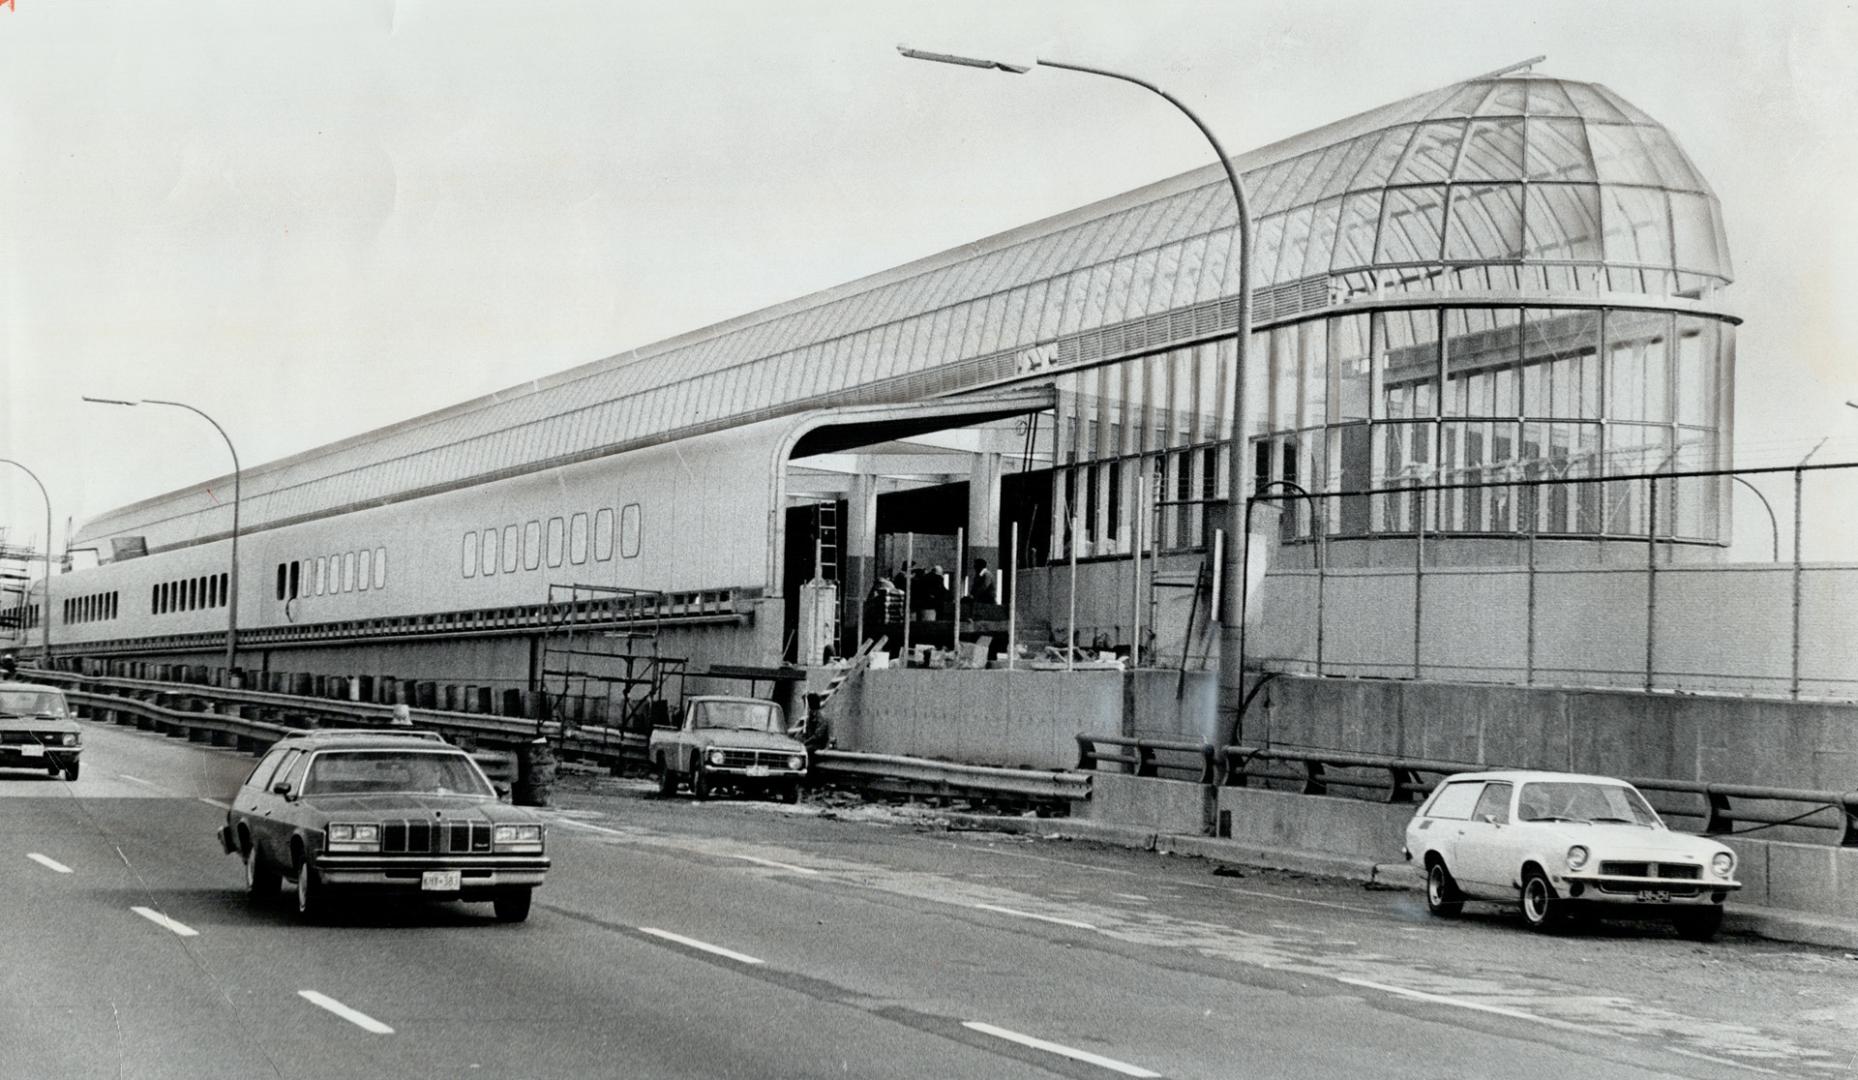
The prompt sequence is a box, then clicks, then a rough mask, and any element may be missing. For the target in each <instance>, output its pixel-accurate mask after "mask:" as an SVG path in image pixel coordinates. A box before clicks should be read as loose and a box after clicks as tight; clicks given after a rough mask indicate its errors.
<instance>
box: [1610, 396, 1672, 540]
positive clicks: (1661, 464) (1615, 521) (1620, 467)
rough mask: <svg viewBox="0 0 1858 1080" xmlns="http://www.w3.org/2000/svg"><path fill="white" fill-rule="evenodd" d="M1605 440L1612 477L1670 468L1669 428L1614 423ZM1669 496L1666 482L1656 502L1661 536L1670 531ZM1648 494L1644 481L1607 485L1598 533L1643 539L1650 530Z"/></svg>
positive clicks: (1648, 487)
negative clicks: (1657, 503)
mask: <svg viewBox="0 0 1858 1080" xmlns="http://www.w3.org/2000/svg"><path fill="white" fill-rule="evenodd" d="M1606 437H1607V444H1608V446H1607V469H1608V471H1609V472H1611V473H1613V474H1615V475H1621V474H1627V473H1650V472H1660V471H1663V470H1665V469H1668V468H1669V467H1670V460H1671V446H1670V440H1671V432H1670V429H1669V428H1666V427H1663V426H1658V425H1650V424H1620V423H1614V424H1611V425H1609V426H1608V427H1607V435H1606ZM1670 493H1671V484H1670V482H1669V481H1666V482H1665V483H1664V484H1663V485H1662V488H1661V491H1660V498H1659V504H1660V505H1659V509H1658V515H1659V518H1660V519H1661V520H1660V522H1659V525H1658V531H1659V533H1660V535H1668V534H1669V533H1670V529H1671V525H1670V520H1669V516H1668V513H1669V512H1668V507H1669V500H1670ZM1650 494H1651V492H1650V485H1649V483H1648V482H1647V481H1644V480H1631V481H1620V482H1617V483H1613V484H1609V485H1607V492H1606V506H1605V508H1604V512H1603V515H1602V519H1601V522H1600V528H1601V531H1602V532H1604V533H1606V534H1607V535H1611V536H1644V535H1645V534H1646V530H1647V529H1648V528H1649V527H1650V512H1649V505H1650V503H1649V499H1650Z"/></svg>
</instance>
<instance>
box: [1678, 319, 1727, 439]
mask: <svg viewBox="0 0 1858 1080" xmlns="http://www.w3.org/2000/svg"><path fill="white" fill-rule="evenodd" d="M1716 326H1717V324H1716V320H1714V319H1699V318H1696V317H1695V316H1691V315H1679V316H1678V317H1677V371H1676V373H1675V374H1676V379H1675V382H1676V387H1675V389H1676V392H1677V422H1678V423H1680V424H1690V425H1693V426H1697V427H1708V426H1711V425H1714V424H1715V423H1716V395H1717V386H1718V380H1717V376H1716V354H1717V350H1718V345H1717V333H1716Z"/></svg>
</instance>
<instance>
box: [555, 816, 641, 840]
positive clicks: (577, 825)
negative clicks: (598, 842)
mask: <svg viewBox="0 0 1858 1080" xmlns="http://www.w3.org/2000/svg"><path fill="white" fill-rule="evenodd" d="M555 824H557V825H566V826H568V827H569V828H571V829H586V830H587V831H588V832H597V833H605V834H607V835H608V836H623V837H627V838H631V837H633V835H634V834H632V833H629V832H621V831H619V830H618V829H609V828H607V827H606V826H604V825H592V824H589V823H587V822H585V821H575V820H574V819H572V818H556V819H555Z"/></svg>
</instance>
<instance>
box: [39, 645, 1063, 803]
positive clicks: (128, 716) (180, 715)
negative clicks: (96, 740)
mask: <svg viewBox="0 0 1858 1080" xmlns="http://www.w3.org/2000/svg"><path fill="white" fill-rule="evenodd" d="M29 674H30V675H31V677H33V678H35V679H43V681H46V682H52V683H58V684H61V685H64V686H65V687H66V691H65V693H66V696H67V697H68V698H69V699H70V700H71V701H72V702H73V703H75V704H78V705H81V706H83V707H84V708H86V709H88V710H91V711H92V712H93V713H95V714H99V718H100V719H105V720H115V721H118V722H124V723H133V724H134V725H135V726H136V727H138V728H141V729H143V730H152V731H159V732H161V733H163V734H166V735H171V736H174V737H177V738H186V739H188V740H189V741H193V742H205V743H211V744H213V745H216V746H237V747H238V748H239V749H241V750H245V751H247V752H254V753H255V752H260V751H262V750H263V749H264V748H265V747H268V746H270V745H271V744H272V743H273V742H276V741H277V740H278V739H281V738H283V737H285V736H286V735H289V734H291V733H292V732H295V731H300V730H305V729H308V728H312V727H352V728H362V729H366V728H377V727H387V726H389V725H390V723H391V721H392V719H393V706H391V705H375V704H371V703H367V702H358V701H339V700H333V699H324V698H306V697H298V696H295V695H290V694H273V693H268V692H265V691H257V690H228V689H224V688H221V687H214V686H195V685H192V684H186V683H161V682H150V681H147V680H141V679H122V678H106V677H100V676H87V675H77V674H73V673H69V672H57V671H34V672H30V673H29ZM254 714H255V715H254ZM410 715H411V717H412V719H413V723H414V726H415V727H418V728H423V729H426V730H431V731H437V732H439V733H440V734H442V735H445V736H446V737H447V738H448V739H451V740H452V741H454V742H459V743H462V744H463V745H465V746H466V747H468V748H471V749H472V750H473V755H474V756H476V757H477V758H478V759H479V763H480V764H482V765H484V767H485V772H486V773H488V774H490V777H491V779H492V780H494V781H497V782H499V783H503V782H507V781H513V780H514V779H515V771H514V770H515V766H514V762H513V760H512V759H511V757H510V756H508V755H503V754H497V753H494V752H493V753H486V752H484V751H483V750H482V749H481V747H482V746H484V745H485V744H488V745H491V746H502V747H508V748H511V749H517V748H521V747H524V746H527V745H528V744H529V743H530V742H531V741H533V740H534V739H535V738H536V733H537V725H536V722H535V721H534V720H530V719H525V718H520V717H496V716H486V715H483V714H478V713H454V712H443V711H439V710H433V709H413V710H410ZM266 717H270V719H267V718H266ZM541 731H542V733H543V734H544V735H545V736H546V737H548V739H549V740H550V742H551V743H552V744H553V745H554V746H555V748H556V749H557V750H558V751H560V752H561V753H564V754H566V755H570V756H573V757H577V758H581V759H585V760H589V761H593V762H597V763H600V764H603V765H605V766H607V767H608V768H610V769H612V770H613V771H615V772H618V771H620V770H621V769H624V768H627V767H638V766H643V765H645V764H646V760H647V759H646V755H645V751H646V744H647V741H648V736H646V735H644V734H640V733H635V732H629V731H621V730H619V729H617V728H603V727H571V728H568V729H567V730H565V731H564V730H563V729H562V726H561V725H560V724H557V723H553V722H550V723H546V724H543V725H542V726H541ZM813 771H814V772H815V774H817V775H818V776H819V777H820V778H821V779H824V780H828V781H831V780H838V781H841V782H850V783H858V784H867V783H872V782H875V781H894V782H902V783H905V784H908V785H912V786H914V787H916V788H917V789H918V790H922V789H927V791H928V793H930V794H940V795H955V794H962V795H972V794H980V795H996V796H1009V797H1013V798H1020V799H1026V800H1030V801H1034V802H1048V803H1055V802H1066V803H1068V802H1070V801H1072V800H1077V799H1086V798H1089V796H1090V777H1089V776H1088V775H1086V774H1083V773H1077V772H1043V771H1038V770H1030V769H1001V768H991V767H987V766H979V765H961V764H956V763H953V762H943V761H930V760H928V759H924V758H910V757H897V756H892V755H886V754H859V753H853V752H850V751H843V750H821V751H815V752H814V754H813Z"/></svg>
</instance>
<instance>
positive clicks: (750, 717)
mask: <svg viewBox="0 0 1858 1080" xmlns="http://www.w3.org/2000/svg"><path fill="white" fill-rule="evenodd" d="M646 754H647V756H649V757H650V759H651V763H652V769H653V770H654V771H655V772H656V773H657V774H658V791H659V794H661V795H671V794H673V793H675V792H676V791H677V788H678V785H679V784H688V785H689V787H690V793H691V795H692V796H694V797H696V798H698V799H707V798H709V797H710V796H711V795H713V794H714V793H715V792H716V791H717V790H718V789H719V788H725V787H726V788H733V789H734V790H736V791H741V792H749V791H753V792H772V793H776V794H778V795H779V796H780V797H781V798H782V799H783V800H784V801H786V802H790V803H794V802H799V801H800V784H801V782H802V781H804V780H805V779H806V767H807V753H806V747H805V746H804V745H802V744H801V743H800V741H799V740H798V739H795V738H793V737H792V736H791V735H789V734H788V733H787V723H786V717H785V716H784V715H783V714H782V713H781V707H780V706H779V705H776V704H774V703H773V702H772V701H762V700H761V699H759V698H748V697H724V696H720V695H705V696H700V697H691V698H686V699H685V701H684V717H683V722H682V723H680V724H679V725H678V726H677V727H672V728H658V729H656V730H654V731H653V732H652V735H651V740H650V742H649V743H647V745H646Z"/></svg>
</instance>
